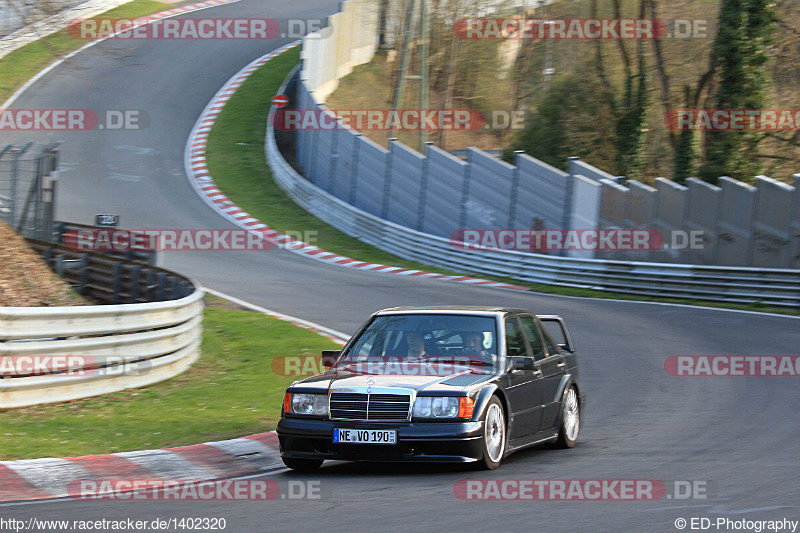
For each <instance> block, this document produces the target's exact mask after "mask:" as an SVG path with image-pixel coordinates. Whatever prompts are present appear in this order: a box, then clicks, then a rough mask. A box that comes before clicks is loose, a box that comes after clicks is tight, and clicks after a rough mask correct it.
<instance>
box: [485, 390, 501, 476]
mask: <svg viewBox="0 0 800 533" xmlns="http://www.w3.org/2000/svg"><path fill="white" fill-rule="evenodd" d="M506 438H507V434H506V419H505V415H504V414H503V404H502V403H501V402H500V399H499V398H498V397H497V396H492V399H491V400H489V405H487V406H486V416H485V417H484V420H483V459H482V460H481V461H480V462H479V463H478V464H479V466H480V467H481V468H484V469H486V470H494V469H495V468H497V467H498V466H500V461H502V460H503V453H505V451H506Z"/></svg>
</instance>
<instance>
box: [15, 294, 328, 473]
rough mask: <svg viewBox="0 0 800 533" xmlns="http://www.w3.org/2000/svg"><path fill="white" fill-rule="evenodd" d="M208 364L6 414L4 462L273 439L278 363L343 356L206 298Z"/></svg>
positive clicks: (293, 330) (276, 323) (313, 337)
mask: <svg viewBox="0 0 800 533" xmlns="http://www.w3.org/2000/svg"><path fill="white" fill-rule="evenodd" d="M203 329H204V331H203V344H202V356H201V358H200V359H199V360H198V361H197V362H195V363H194V365H192V367H191V368H189V370H187V371H186V372H184V373H183V374H181V375H180V376H177V377H175V378H172V379H170V380H167V381H164V382H161V383H157V384H154V385H151V386H149V387H143V388H139V389H131V390H127V391H122V392H117V393H112V394H108V395H104V396H99V397H96V398H87V399H83V400H75V401H71V402H65V403H61V404H53V405H41V406H35V407H26V408H21V409H7V410H0V420H2V423H1V424H0V428H2V429H0V460H13V459H28V458H35V457H65V456H76V455H88V454H97V453H115V452H121V451H128V450H137V449H152V448H163V447H172V446H181V445H191V444H197V443H198V442H205V441H214V440H221V439H230V438H236V437H241V436H243V435H249V434H253V433H260V432H263V431H270V430H272V429H274V428H275V425H276V424H277V421H278V419H279V418H280V406H281V401H282V399H283V393H284V391H285V389H286V387H287V386H288V385H289V384H290V383H291V382H292V381H294V380H295V379H297V378H294V377H283V376H279V375H276V374H275V373H274V372H273V371H272V369H271V367H270V362H271V361H272V359H273V358H274V357H276V356H279V355H304V354H312V355H319V354H320V352H321V351H322V350H325V349H338V348H339V346H338V345H337V344H335V343H333V342H332V341H330V340H329V339H327V338H325V337H322V336H320V335H318V334H316V333H313V332H311V331H308V330H306V329H303V328H299V327H297V326H293V325H292V324H291V323H289V322H285V321H282V320H278V319H276V318H272V317H269V316H266V315H263V314H261V313H256V312H252V311H243V310H239V309H238V308H236V306H233V305H232V304H229V303H228V302H226V301H224V300H220V299H218V298H213V297H206V311H205V320H204V322H203Z"/></svg>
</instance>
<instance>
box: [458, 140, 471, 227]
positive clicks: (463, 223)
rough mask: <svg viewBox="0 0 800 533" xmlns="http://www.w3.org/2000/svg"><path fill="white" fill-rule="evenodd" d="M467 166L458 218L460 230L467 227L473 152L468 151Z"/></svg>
mask: <svg viewBox="0 0 800 533" xmlns="http://www.w3.org/2000/svg"><path fill="white" fill-rule="evenodd" d="M467 163H468V164H467V165H466V167H465V168H464V187H463V188H462V189H461V214H460V215H459V217H458V229H466V227H467V202H468V201H469V181H470V176H471V175H472V172H471V171H470V170H471V169H472V151H471V150H469V149H468V150H467Z"/></svg>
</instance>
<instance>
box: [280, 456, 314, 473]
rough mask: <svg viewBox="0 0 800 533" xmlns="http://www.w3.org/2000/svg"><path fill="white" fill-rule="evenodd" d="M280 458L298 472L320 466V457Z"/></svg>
mask: <svg viewBox="0 0 800 533" xmlns="http://www.w3.org/2000/svg"><path fill="white" fill-rule="evenodd" d="M281 459H283V464H285V465H286V466H288V467H289V468H291V469H292V470H297V471H298V472H313V471H314V470H316V469H318V468H319V467H320V466H322V459H294V458H292V457H281Z"/></svg>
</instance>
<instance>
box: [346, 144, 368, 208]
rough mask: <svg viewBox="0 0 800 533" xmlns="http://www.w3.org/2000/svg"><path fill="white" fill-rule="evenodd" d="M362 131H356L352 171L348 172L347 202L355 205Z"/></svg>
mask: <svg viewBox="0 0 800 533" xmlns="http://www.w3.org/2000/svg"><path fill="white" fill-rule="evenodd" d="M363 135H364V134H363V133H356V138H355V140H354V141H353V145H354V146H353V166H352V169H353V171H352V172H350V191H349V194H348V198H347V203H348V204H350V205H356V189H357V188H358V154H359V153H360V152H361V144H362V143H363V140H362V139H361V137H362V136H363Z"/></svg>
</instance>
